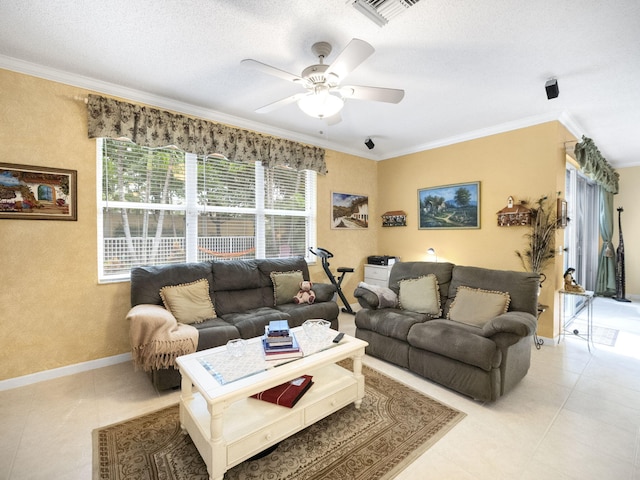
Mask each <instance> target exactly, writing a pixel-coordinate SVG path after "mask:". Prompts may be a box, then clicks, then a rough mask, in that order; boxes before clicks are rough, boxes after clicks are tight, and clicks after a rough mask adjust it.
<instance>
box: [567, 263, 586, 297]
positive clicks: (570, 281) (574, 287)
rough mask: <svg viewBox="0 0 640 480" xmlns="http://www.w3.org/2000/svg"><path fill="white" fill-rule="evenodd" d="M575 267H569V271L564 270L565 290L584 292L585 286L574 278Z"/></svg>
mask: <svg viewBox="0 0 640 480" xmlns="http://www.w3.org/2000/svg"><path fill="white" fill-rule="evenodd" d="M575 271H576V269H575V268H571V267H569V268H567V271H566V272H564V275H563V276H564V291H565V292H578V293H584V288H582V287H581V286H580V285H578V283H577V282H576V281H575V280H574V278H573V274H574V273H575Z"/></svg>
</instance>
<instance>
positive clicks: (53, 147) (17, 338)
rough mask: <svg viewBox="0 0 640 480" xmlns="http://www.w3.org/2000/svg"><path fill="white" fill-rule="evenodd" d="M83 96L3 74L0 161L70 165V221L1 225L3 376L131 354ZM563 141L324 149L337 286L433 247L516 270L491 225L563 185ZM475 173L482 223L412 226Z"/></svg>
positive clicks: (625, 193)
mask: <svg viewBox="0 0 640 480" xmlns="http://www.w3.org/2000/svg"><path fill="white" fill-rule="evenodd" d="M87 93H88V92H87V91H85V90H83V89H79V88H75V87H71V86H67V85H62V84H59V83H55V82H50V81H46V80H42V79H39V78H35V77H31V76H27V75H23V74H18V73H14V72H9V71H6V70H0V125H2V128H0V159H1V160H0V161H2V162H7V163H21V164H29V165H41V166H53V167H58V168H68V169H74V170H77V171H78V221H77V222H70V221H35V220H0V272H2V275H3V277H2V278H3V282H2V288H0V325H2V327H3V333H2V336H1V337H0V361H1V362H2V366H3V368H2V369H0V380H3V379H7V378H14V377H18V376H21V375H26V374H30V373H35V372H39V371H43V370H47V369H52V368H56V367H62V366H67V365H72V364H76V363H81V362H86V361H90V360H95V359H100V358H104V357H109V356H112V355H118V354H122V353H126V352H128V351H129V340H128V325H127V324H126V320H125V316H126V313H127V311H128V309H129V295H130V289H129V283H128V282H122V283H115V284H105V285H99V284H98V283H97V277H98V272H97V232H96V216H97V212H96V208H97V206H96V188H95V185H96V151H95V141H94V140H89V139H88V138H87V127H86V123H87V122H86V106H85V105H84V103H82V102H81V101H78V100H74V97H85V96H86V95H87ZM567 139H570V135H569V134H568V133H567V131H566V130H565V129H564V127H562V125H560V124H559V123H558V122H551V123H547V124H543V125H538V126H534V127H530V128H526V129H522V130H517V131H513V132H508V133H503V134H500V135H494V136H490V137H485V138H482V139H477V140H472V141H468V142H463V143H459V144H456V145H452V146H447V147H442V148H438V149H434V150H429V151H425V152H421V153H416V154H413V155H407V156H403V157H399V158H395V159H390V160H386V161H383V162H374V161H371V160H367V159H364V158H360V157H357V156H352V155H346V154H342V153H338V152H334V151H327V154H326V161H327V166H328V170H329V173H328V174H327V175H326V176H321V175H320V176H318V211H317V214H318V233H317V242H316V243H317V246H320V247H323V248H326V249H328V250H330V251H332V252H333V253H334V255H335V257H334V258H333V259H332V260H331V269H332V270H333V271H334V272H335V271H336V269H337V268H338V267H342V266H344V267H353V268H355V269H356V271H355V272H354V273H353V274H349V275H348V276H347V277H346V280H345V283H344V284H343V290H344V291H345V293H346V294H347V297H348V299H349V301H351V302H353V295H352V293H353V290H354V288H355V286H356V285H357V283H358V282H359V281H361V280H362V278H363V265H364V263H365V261H366V257H367V256H368V255H374V254H388V255H398V256H400V257H402V259H403V260H425V259H427V256H426V250H427V248H429V247H433V248H435V249H436V250H437V252H438V257H439V260H449V261H452V262H454V263H459V264H465V265H477V266H484V267H491V268H501V269H513V270H522V267H521V266H520V264H519V263H518V259H517V258H516V256H515V254H514V251H515V250H516V249H520V248H522V247H523V245H524V240H523V237H522V235H523V233H524V230H522V229H520V228H513V227H512V228H499V227H497V226H496V212H497V211H498V210H500V209H501V208H503V207H504V206H505V205H506V201H507V197H508V196H509V195H512V196H514V197H515V198H516V200H520V199H522V198H529V199H535V198H537V197H538V196H539V195H542V194H554V192H556V191H562V190H563V188H564V187H563V185H564V161H565V157H564V141H565V140H567ZM621 174H622V175H621V176H622V181H621V190H622V192H621V194H620V195H619V196H618V197H617V199H616V201H617V202H620V204H622V205H624V206H625V214H624V215H625V216H624V221H625V223H624V228H625V240H626V243H627V245H634V244H637V243H638V242H636V241H634V240H635V239H636V238H637V237H638V236H639V235H640V221H637V220H636V219H637V215H636V214H635V212H634V211H633V207H634V205H636V204H637V203H638V195H636V194H634V193H633V188H634V186H635V185H638V180H639V179H640V168H630V169H623V170H622V171H621ZM469 181H480V182H481V228H480V229H478V230H418V225H417V191H418V189H420V188H425V187H430V186H437V185H446V184H452V183H460V182H469ZM332 192H341V193H354V194H362V195H368V196H369V215H370V220H369V228H368V229H365V230H351V231H345V230H332V229H331V228H330V217H331V215H330V207H331V193H332ZM388 210H404V211H405V212H407V214H408V226H406V227H393V228H382V227H381V223H382V222H381V218H380V215H381V214H382V213H384V212H385V211H388ZM560 238H561V236H560ZM627 251H628V253H627V292H631V293H640V279H638V272H634V271H633V269H632V268H630V265H631V262H632V261H633V259H634V258H635V257H634V251H633V248H632V247H628V248H627ZM636 256H637V255H636ZM556 263H557V264H559V265H560V266H557V265H556V269H555V274H554V272H553V270H552V272H551V275H549V276H550V277H552V278H551V279H550V280H549V281H548V283H546V284H545V288H543V293H542V296H541V302H543V303H547V304H550V305H552V306H553V304H554V290H555V286H554V285H553V284H554V280H555V281H556V282H559V281H560V278H561V274H562V267H561V263H562V262H561V259H560V260H559V261H558V262H556ZM310 270H311V273H312V280H313V281H314V282H324V281H326V277H325V274H324V272H323V271H322V268H321V267H320V264H319V263H317V264H315V265H311V266H310ZM552 310H553V309H552ZM554 317H557V315H556V314H555V313H554V312H553V311H550V312H547V313H545V314H544V316H543V318H542V319H541V324H540V328H539V333H540V335H543V336H548V337H552V336H554V332H555V331H557V324H556V323H554V320H553V318H554Z"/></svg>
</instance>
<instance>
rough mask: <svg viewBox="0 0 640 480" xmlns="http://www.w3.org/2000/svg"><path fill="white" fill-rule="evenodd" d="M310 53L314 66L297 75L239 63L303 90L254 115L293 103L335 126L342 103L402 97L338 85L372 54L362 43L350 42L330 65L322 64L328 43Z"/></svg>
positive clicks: (315, 46)
mask: <svg viewBox="0 0 640 480" xmlns="http://www.w3.org/2000/svg"><path fill="white" fill-rule="evenodd" d="M311 51H312V52H313V54H314V55H315V56H317V57H318V63H317V64H315V65H310V66H308V67H307V68H305V69H304V70H303V71H302V73H301V74H300V75H294V74H292V73H289V72H285V71H284V70H280V69H279V68H276V67H272V66H271V65H267V64H265V63H262V62H259V61H257V60H253V59H245V60H242V62H241V64H242V65H245V66H248V67H252V68H255V69H258V70H260V71H262V72H264V73H268V74H270V75H274V76H276V77H279V78H282V79H284V80H288V81H290V82H293V83H296V84H298V85H300V86H301V87H303V88H304V89H305V90H306V92H301V93H296V94H295V95H291V96H289V97H286V98H283V99H281V100H278V101H276V102H273V103H269V104H268V105H265V106H263V107H260V108H258V109H257V110H256V112H258V113H268V112H271V111H273V110H276V109H277V108H280V107H284V106H285V105H289V104H291V103H294V102H297V103H298V106H299V107H300V109H301V110H302V111H303V112H304V113H306V114H307V115H310V116H312V117H316V118H324V119H330V120H329V121H330V123H337V122H338V121H340V116H339V112H340V110H342V107H343V106H344V101H345V100H346V99H355V100H371V101H376V102H387V103H398V102H400V100H402V98H403V97H404V90H398V89H395V88H381V87H367V86H359V85H340V82H341V81H342V80H343V79H344V78H345V77H346V76H347V75H349V73H351V72H352V71H353V70H354V69H355V68H356V67H357V66H358V65H360V64H361V63H362V62H364V61H365V60H366V59H367V58H369V57H370V56H371V55H372V54H373V52H374V51H375V49H374V48H373V47H372V46H371V45H369V44H368V43H367V42H365V41H364V40H360V39H357V38H354V39H353V40H351V41H350V42H349V44H348V45H347V46H346V47H345V48H344V50H342V52H340V54H339V55H338V57H337V58H336V59H335V61H334V62H333V63H332V64H331V65H326V64H325V63H324V59H325V58H326V57H327V56H328V55H329V54H330V53H331V45H330V44H329V43H327V42H317V43H314V44H313V46H312V47H311Z"/></svg>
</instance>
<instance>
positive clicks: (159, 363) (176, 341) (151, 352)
mask: <svg viewBox="0 0 640 480" xmlns="http://www.w3.org/2000/svg"><path fill="white" fill-rule="evenodd" d="M127 320H129V321H130V322H131V324H130V328H129V335H130V339H131V348H132V355H133V362H134V364H135V366H136V368H141V369H142V370H144V371H146V372H148V371H150V370H159V369H162V368H169V367H174V366H175V365H176V358H178V357H179V356H181V355H187V354H189V353H193V352H195V351H196V348H197V346H198V330H197V329H196V328H195V327H193V326H191V325H187V324H184V323H178V321H176V319H175V317H174V316H173V315H172V314H171V312H169V311H168V310H166V309H165V308H164V307H161V306H160V305H148V304H143V305H136V306H135V307H133V308H132V309H131V310H129V313H128V314H127Z"/></svg>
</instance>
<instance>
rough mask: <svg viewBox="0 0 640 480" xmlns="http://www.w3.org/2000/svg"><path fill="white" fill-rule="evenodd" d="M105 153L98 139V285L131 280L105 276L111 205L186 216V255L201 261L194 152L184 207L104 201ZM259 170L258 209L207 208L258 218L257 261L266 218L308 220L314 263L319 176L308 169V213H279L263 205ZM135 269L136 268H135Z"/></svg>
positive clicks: (187, 166) (307, 234)
mask: <svg viewBox="0 0 640 480" xmlns="http://www.w3.org/2000/svg"><path fill="white" fill-rule="evenodd" d="M102 151H103V139H102V138H98V139H96V158H97V162H96V166H97V167H96V169H97V175H96V192H97V205H98V208H97V243H98V282H99V283H111V282H120V281H128V280H129V279H130V271H129V272H128V273H127V274H117V275H116V274H106V273H105V269H104V261H105V258H104V256H105V247H104V245H105V242H104V225H103V218H104V215H103V210H104V208H106V205H107V203H108V205H109V207H110V208H132V209H137V210H145V209H149V210H154V211H157V210H162V209H164V210H172V211H182V212H184V213H185V252H186V260H185V261H187V262H197V261H198V248H197V247H198V216H199V214H200V213H201V212H202V210H203V206H202V205H199V204H198V199H197V189H196V186H197V176H198V174H197V170H198V169H197V161H198V156H197V155H195V154H193V153H185V203H184V205H160V204H146V203H134V202H119V201H113V200H109V201H108V202H107V201H104V200H103V199H102V193H103V192H102V171H103V163H102ZM255 168H256V206H255V208H240V207H215V206H207V207H205V208H206V210H207V211H212V212H223V213H229V212H231V213H247V214H251V215H255V219H256V225H255V232H256V233H255V247H256V251H255V258H266V256H265V255H266V246H265V244H266V240H265V231H266V229H265V218H266V217H267V216H274V215H275V216H278V215H286V216H299V217H305V218H306V222H305V226H306V227H305V245H306V246H305V253H304V257H305V259H306V260H307V262H308V263H312V262H313V261H314V259H313V258H311V254H310V252H309V247H312V246H315V243H316V236H317V213H316V209H317V187H316V185H317V183H316V179H317V173H316V172H315V171H313V170H306V171H305V174H306V182H305V184H306V189H305V210H304V211H302V210H278V209H267V208H265V205H264V167H263V166H262V165H261V164H260V162H259V161H256V162H255ZM132 268H133V267H132Z"/></svg>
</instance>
